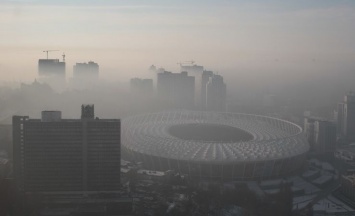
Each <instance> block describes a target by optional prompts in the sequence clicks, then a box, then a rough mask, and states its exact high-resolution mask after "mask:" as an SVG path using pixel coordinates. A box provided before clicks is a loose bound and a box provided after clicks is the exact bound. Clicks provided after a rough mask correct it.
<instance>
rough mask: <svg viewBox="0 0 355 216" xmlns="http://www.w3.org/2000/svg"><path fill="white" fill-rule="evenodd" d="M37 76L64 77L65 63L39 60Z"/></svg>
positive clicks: (55, 60) (56, 60) (57, 60)
mask: <svg viewBox="0 0 355 216" xmlns="http://www.w3.org/2000/svg"><path fill="white" fill-rule="evenodd" d="M38 74H39V75H40V76H58V77H65V62H64V61H63V62H60V61H59V59H39V60H38Z"/></svg>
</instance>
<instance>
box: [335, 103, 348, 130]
mask: <svg viewBox="0 0 355 216" xmlns="http://www.w3.org/2000/svg"><path fill="white" fill-rule="evenodd" d="M344 109H345V104H344V103H338V107H337V118H336V120H337V131H338V133H339V134H340V135H341V136H345V134H346V132H345V118H344Z"/></svg>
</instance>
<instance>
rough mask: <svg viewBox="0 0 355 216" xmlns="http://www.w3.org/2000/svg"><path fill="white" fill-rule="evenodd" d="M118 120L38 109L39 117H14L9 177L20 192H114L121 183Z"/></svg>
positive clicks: (88, 108)
mask: <svg viewBox="0 0 355 216" xmlns="http://www.w3.org/2000/svg"><path fill="white" fill-rule="evenodd" d="M120 125H121V124H120V120H119V119H98V118H96V119H95V118H94V107H93V105H83V106H82V117H81V119H62V118H61V112H59V111H43V112H42V118H41V119H30V118H29V117H28V116H13V154H14V176H15V181H16V183H17V186H18V188H19V189H20V190H21V191H23V192H36V193H37V192H54V193H55V192H61V193H64V192H82V193H84V192H100V191H110V192H114V191H117V190H118V189H119V185H120V145H121V142H120V139H121V138H120Z"/></svg>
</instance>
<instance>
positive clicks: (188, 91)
mask: <svg viewBox="0 0 355 216" xmlns="http://www.w3.org/2000/svg"><path fill="white" fill-rule="evenodd" d="M157 75H158V79H157V94H158V97H159V98H160V99H162V100H165V101H168V102H170V103H172V104H173V105H174V107H176V108H184V109H191V108H193V107H194V98H195V94H194V92H195V77H193V76H189V75H188V73H187V72H181V73H172V72H168V71H164V72H161V73H158V74H157Z"/></svg>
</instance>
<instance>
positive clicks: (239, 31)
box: [0, 0, 355, 81]
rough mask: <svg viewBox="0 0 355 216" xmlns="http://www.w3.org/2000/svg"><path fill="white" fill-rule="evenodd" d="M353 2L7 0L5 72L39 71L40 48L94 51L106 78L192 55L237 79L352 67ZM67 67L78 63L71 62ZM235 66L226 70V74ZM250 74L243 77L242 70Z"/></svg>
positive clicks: (1, 4)
mask: <svg viewBox="0 0 355 216" xmlns="http://www.w3.org/2000/svg"><path fill="white" fill-rule="evenodd" d="M354 6H355V3H353V1H324V0H316V1H305V0H302V1H297V2H282V1H268V2H267V3H264V1H248V2H244V1H193V2H181V1H149V3H147V2H146V1H102V2H101V1H100V2H96V1H61V2H59V1H40V0H39V1H31V0H28V1H6V0H5V1H0V24H1V28H0V36H1V40H0V47H1V52H0V66H1V68H0V70H1V71H2V79H3V80H19V81H25V80H33V78H34V77H35V76H36V75H37V60H38V59H39V58H44V57H45V53H43V52H42V50H48V49H58V50H60V51H61V52H57V53H52V54H50V56H51V57H53V58H54V57H56V58H61V54H62V52H65V53H66V55H67V62H68V63H67V65H68V66H70V67H71V65H73V64H75V62H81V61H87V60H90V59H91V60H95V61H96V62H98V63H100V66H101V68H102V70H101V71H102V73H101V78H105V79H112V78H114V79H122V78H124V79H128V78H129V77H132V76H135V75H142V74H144V73H146V69H147V67H149V66H150V65H151V64H156V65H157V66H162V67H164V68H165V69H168V70H177V69H178V66H177V65H176V62H178V61H183V60H190V59H193V60H195V61H196V62H198V63H199V64H202V65H204V66H205V67H207V68H211V69H214V70H216V71H219V72H223V73H224V74H225V76H227V77H228V76H231V78H232V77H234V78H236V76H237V75H239V74H244V73H246V71H248V72H247V73H249V74H250V73H254V74H255V75H257V76H263V77H264V76H265V77H268V76H269V75H281V76H282V78H285V79H289V78H292V79H293V78H302V77H304V76H311V77H314V76H317V73H335V72H336V73H341V72H343V73H347V72H349V71H351V68H352V67H353V66H354V58H355V53H354V48H355V47H354V46H355V43H354V38H355V28H354V21H355V13H354ZM68 72H69V73H68V76H70V75H71V74H70V73H71V70H70V69H69V70H68ZM227 72H228V73H227ZM241 78H243V77H239V78H238V79H241Z"/></svg>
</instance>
